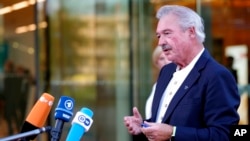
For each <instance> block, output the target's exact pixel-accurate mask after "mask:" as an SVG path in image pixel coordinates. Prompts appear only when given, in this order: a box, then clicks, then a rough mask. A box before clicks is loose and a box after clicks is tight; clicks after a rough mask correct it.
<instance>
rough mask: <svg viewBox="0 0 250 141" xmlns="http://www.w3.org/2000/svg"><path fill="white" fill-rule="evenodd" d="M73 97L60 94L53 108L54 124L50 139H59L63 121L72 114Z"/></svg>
mask: <svg viewBox="0 0 250 141" xmlns="http://www.w3.org/2000/svg"><path fill="white" fill-rule="evenodd" d="M74 103H75V101H74V99H72V98H71V97H68V96H61V97H60V100H59V102H58V105H57V108H56V109H55V115H54V117H55V120H56V123H55V126H54V128H52V130H51V132H50V134H51V141H59V140H60V138H61V134H62V128H63V125H64V122H69V121H70V118H71V117H72V115H73V108H74Z"/></svg>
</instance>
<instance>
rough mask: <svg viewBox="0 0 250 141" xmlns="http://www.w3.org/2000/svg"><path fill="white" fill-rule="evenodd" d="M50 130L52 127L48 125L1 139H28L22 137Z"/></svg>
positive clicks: (11, 140) (2, 140)
mask: <svg viewBox="0 0 250 141" xmlns="http://www.w3.org/2000/svg"><path fill="white" fill-rule="evenodd" d="M50 130H51V127H50V126H46V127H42V128H39V129H35V130H31V131H28V132H24V133H20V134H16V135H13V136H9V137H5V138H0V141H13V140H17V141H19V140H20V141H26V140H24V139H21V138H24V137H28V136H32V135H38V134H40V133H43V132H47V131H50Z"/></svg>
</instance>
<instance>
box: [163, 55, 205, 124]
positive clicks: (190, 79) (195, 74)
mask: <svg viewBox="0 0 250 141" xmlns="http://www.w3.org/2000/svg"><path fill="white" fill-rule="evenodd" d="M208 56H209V55H208V52H207V51H205V52H203V54H202V55H201V57H200V58H199V60H198V61H197V63H196V65H195V66H194V68H193V69H192V70H191V72H190V73H189V75H188V76H187V78H186V80H185V81H184V82H183V84H182V85H181V86H180V88H179V89H178V91H177V92H176V94H175V96H174V97H173V99H172V101H171V102H170V104H169V107H168V109H167V111H166V113H165V116H164V118H163V120H162V122H167V121H168V119H169V118H170V115H171V114H172V112H173V111H174V109H175V107H176V106H177V105H178V103H179V102H180V100H181V99H182V98H183V97H184V96H185V95H186V94H187V93H188V90H189V89H190V88H191V87H192V85H193V84H194V83H195V81H196V80H197V79H198V78H199V77H200V72H199V71H200V70H201V69H202V68H203V67H204V66H205V64H206V62H207V60H208V59H207V57H208ZM164 90H165V89H164Z"/></svg>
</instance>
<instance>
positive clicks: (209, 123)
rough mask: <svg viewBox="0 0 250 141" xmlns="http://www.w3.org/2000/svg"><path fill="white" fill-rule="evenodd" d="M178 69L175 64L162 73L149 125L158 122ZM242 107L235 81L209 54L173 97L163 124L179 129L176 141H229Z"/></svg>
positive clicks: (205, 55) (206, 52) (200, 60)
mask: <svg viewBox="0 0 250 141" xmlns="http://www.w3.org/2000/svg"><path fill="white" fill-rule="evenodd" d="M176 67H177V66H176V65H175V64H173V63H172V64H169V65H166V66H165V67H164V68H163V69H162V70H161V72H160V74H159V78H158V80H157V86H156V91H155V96H154V99H153V105H152V118H151V119H149V120H148V121H151V122H155V121H156V115H157V111H158V107H159V103H160V100H161V97H162V94H163V93H164V91H165V89H166V86H167V84H168V83H169V81H170V79H171V78H172V75H173V73H174V72H175V71H176ZM239 104H240V96H239V94H238V88H237V84H236V81H235V79H234V77H233V76H232V74H231V73H230V72H229V71H228V70H227V69H226V68H225V67H224V66H222V65H220V64H219V63H217V62H216V61H215V60H214V59H213V58H212V57H211V56H210V54H209V53H208V51H206V50H205V51H204V52H203V53H202V55H201V57H200V58H199V59H198V61H197V63H196V64H195V66H194V68H193V69H192V70H191V72H190V73H189V75H188V76H187V78H186V79H185V80H184V82H183V84H182V85H181V86H180V88H179V90H178V91H177V92H176V94H175V96H174V97H173V99H172V101H171V103H170V105H169V107H168V109H167V111H166V114H165V116H164V118H163V121H162V122H164V123H167V124H170V125H174V126H176V127H177V129H176V134H175V138H174V140H175V141H228V140H229V132H230V128H229V127H230V125H235V124H238V122H239V115H238V113H237V108H238V106H239Z"/></svg>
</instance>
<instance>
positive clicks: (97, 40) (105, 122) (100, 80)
mask: <svg viewBox="0 0 250 141" xmlns="http://www.w3.org/2000/svg"><path fill="white" fill-rule="evenodd" d="M165 4H179V5H184V6H188V7H190V8H192V9H194V10H195V11H197V12H198V13H199V14H200V15H201V16H202V17H203V19H204V22H205V32H206V41H205V47H206V48H208V49H209V51H210V53H211V54H212V55H213V56H214V57H215V59H216V60H217V61H218V62H220V63H221V64H226V56H233V57H235V63H234V67H235V68H236V69H237V71H238V73H237V75H238V84H239V91H240V94H241V97H242V103H241V107H240V109H239V112H240V115H241V124H248V121H249V113H248V111H249V110H248V109H249V104H248V100H249V87H248V84H249V76H248V70H249V63H248V58H249V55H248V54H249V53H248V48H249V46H250V40H249V37H250V16H249V15H250V0H88V1H87V0H11V1H10V0H0V54H1V55H0V71H1V83H0V88H1V93H0V98H1V101H0V129H1V132H0V138H1V137H6V136H11V135H14V134H16V133H19V131H20V128H21V126H22V123H23V121H24V120H25V118H26V117H27V115H28V114H29V112H30V110H31V108H32V106H33V105H34V103H35V102H36V100H37V99H38V98H39V97H40V96H41V95H42V94H43V93H44V92H47V93H49V94H51V95H53V96H54V97H55V101H54V104H53V108H52V110H51V112H50V114H49V116H48V118H47V122H46V124H47V125H51V126H54V125H55V121H56V120H55V119H54V113H55V111H54V109H55V108H56V106H57V103H58V101H59V99H60V97H61V96H70V97H72V98H73V99H75V107H74V115H73V116H72V118H73V117H74V116H75V113H76V112H77V111H79V110H80V109H81V108H83V107H87V108H90V109H91V110H92V111H93V112H94V115H93V121H94V122H93V124H92V126H91V128H90V130H89V131H88V132H87V133H85V134H84V136H83V137H82V140H84V141H129V140H131V141H132V140H133V139H132V137H131V136H130V135H129V134H128V132H127V130H126V128H125V127H124V125H123V117H124V116H125V115H130V114H132V113H131V112H132V107H133V106H137V107H138V108H139V110H140V111H141V114H142V115H144V111H145V110H144V107H145V106H144V105H145V102H146V99H147V97H148V96H149V94H150V92H151V88H152V85H153V83H154V82H155V80H156V79H157V70H156V68H154V67H153V64H152V61H151V58H152V56H151V53H152V51H153V49H154V48H155V47H156V46H157V38H156V36H155V29H156V24H157V20H156V18H155V13H156V11H157V9H158V8H159V7H160V6H162V5H165ZM7 68H8V69H7ZM10 68H11V73H12V74H13V75H14V79H13V80H10V81H8V83H7V81H6V80H5V76H6V75H7V73H9V70H10ZM20 74H21V76H22V78H20ZM23 74H25V75H23ZM23 76H25V78H23ZM11 78H12V77H11ZM27 78H28V79H27ZM23 80H25V82H26V80H28V83H25V84H27V85H25V86H27V87H24V83H23ZM7 86H8V87H7ZM14 90H15V91H14ZM20 101H22V102H23V103H20ZM38 116H39V115H38ZM13 123H14V124H13ZM70 128H71V123H70V122H69V123H64V126H63V132H62V135H61V140H65V138H66V137H67V134H68V132H69V130H70ZM48 138H49V137H48V134H46V133H43V134H42V135H39V136H37V138H36V140H42V141H43V140H44V141H45V140H48Z"/></svg>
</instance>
